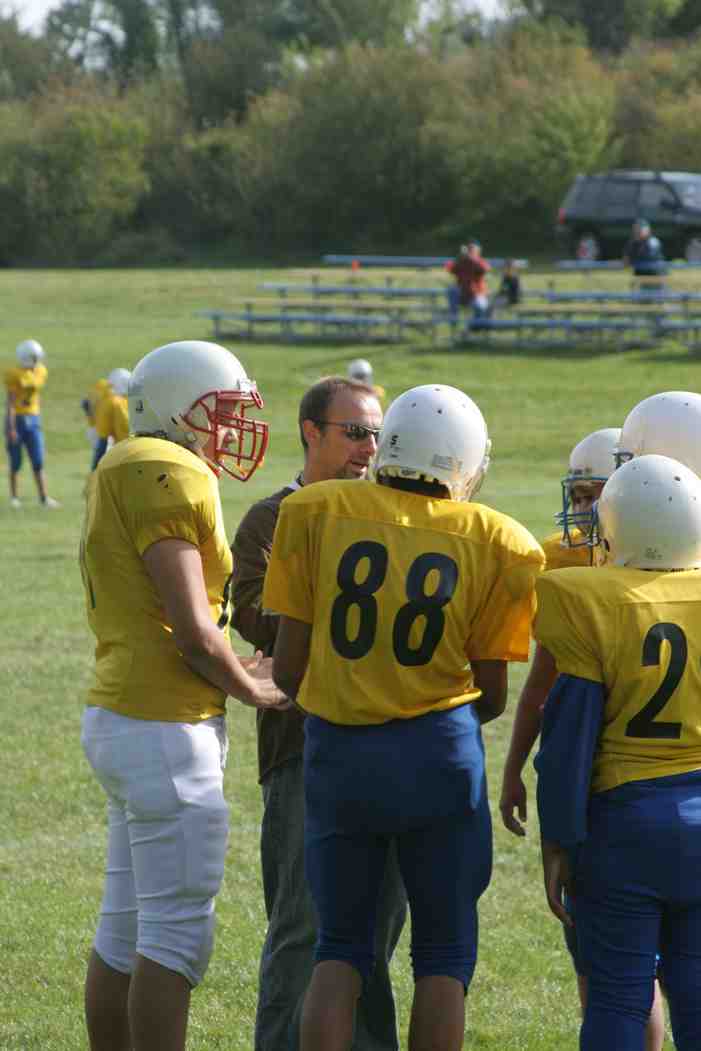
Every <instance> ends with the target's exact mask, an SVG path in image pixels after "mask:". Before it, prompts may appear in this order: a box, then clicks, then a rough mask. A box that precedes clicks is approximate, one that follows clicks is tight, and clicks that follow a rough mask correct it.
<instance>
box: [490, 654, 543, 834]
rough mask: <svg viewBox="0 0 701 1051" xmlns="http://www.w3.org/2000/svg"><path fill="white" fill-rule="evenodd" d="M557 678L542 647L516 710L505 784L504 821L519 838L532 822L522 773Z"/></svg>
mask: <svg viewBox="0 0 701 1051" xmlns="http://www.w3.org/2000/svg"><path fill="white" fill-rule="evenodd" d="M556 678H557V669H556V667H555V661H554V660H553V658H552V656H551V654H550V653H549V652H548V651H547V650H546V649H545V647H544V646H541V645H540V644H538V645H537V646H536V650H535V654H534V656H533V663H532V664H531V667H530V671H529V672H528V677H527V679H526V682H525V684H524V687H523V690H522V691H521V696H520V697H519V701H518V706H517V708H516V715H515V717H514V725H513V727H512V730H511V742H510V744H509V751H508V754H507V756H506V762H505V764H504V773H503V775H502V783H501V798H500V800H499V810H500V811H501V819H502V821H503V822H504V825H505V826H506V828H507V829H508V830H509V832H513V834H514V835H515V836H525V834H526V830H525V828H524V827H523V825H522V824H521V823H520V822H521V821H526V820H527V818H528V811H527V805H526V800H527V792H526V786H525V784H524V782H523V778H522V777H521V773H522V771H523V768H524V766H525V765H526V760H527V759H528V756H529V755H530V754H531V749H532V748H533V745H534V744H535V742H536V738H537V737H538V734H539V733H540V726H541V722H542V718H543V705H544V704H545V702H546V700H547V697H548V693H549V692H550V690H551V689H552V687H553V684H554V682H555V679H556ZM514 810H518V817H519V820H517V819H516V817H515V816H514Z"/></svg>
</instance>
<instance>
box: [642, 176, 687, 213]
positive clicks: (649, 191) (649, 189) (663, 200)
mask: <svg viewBox="0 0 701 1051" xmlns="http://www.w3.org/2000/svg"><path fill="white" fill-rule="evenodd" d="M665 205H667V206H670V207H672V208H676V207H677V206H678V202H677V198H676V197H675V195H674V193H673V192H672V190H670V188H669V187H668V186H665V184H664V183H662V182H644V183H643V184H642V186H641V187H640V212H641V214H642V215H648V213H651V214H654V213H655V212H657V211H658V210H659V209H660V208H663V207H665Z"/></svg>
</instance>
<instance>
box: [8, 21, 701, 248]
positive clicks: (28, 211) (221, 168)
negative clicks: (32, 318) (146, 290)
mask: <svg viewBox="0 0 701 1051" xmlns="http://www.w3.org/2000/svg"><path fill="white" fill-rule="evenodd" d="M505 7H506V11H505V14H504V15H503V17H500V18H499V19H497V20H493V21H486V20H485V19H484V18H481V17H479V16H478V15H476V14H474V13H470V11H469V10H466V9H464V8H463V7H461V5H460V3H459V2H458V0H442V2H440V3H433V4H432V5H431V6H430V9H426V8H424V7H422V6H421V4H420V2H419V0H109V2H108V0H64V2H63V4H62V5H61V6H60V7H59V8H58V9H56V10H55V11H53V12H52V13H51V14H50V16H49V18H48V20H47V23H46V26H45V29H44V31H43V32H42V34H41V35H33V34H29V33H25V32H23V31H22V30H21V29H20V27H19V24H18V22H17V19H16V17H15V16H6V17H4V18H0V207H1V208H2V214H3V219H4V222H3V224H2V226H1V227H0V262H2V263H4V264H5V265H16V264H20V263H27V262H44V263H51V264H62V263H93V264H104V265H109V264H121V263H131V262H139V261H143V260H150V261H152V262H169V261H177V260H181V259H185V258H192V256H193V253H196V254H198V255H200V256H201V257H202V258H207V257H213V256H216V255H217V254H220V255H221V257H222V258H229V259H231V258H234V257H240V258H250V257H251V256H257V257H260V258H262V257H272V256H276V257H280V256H290V257H292V256H298V257H299V256H300V255H303V254H307V253H318V252H320V251H334V250H339V251H340V250H348V251H358V252H360V251H363V250H365V251H402V250H407V251H423V250H425V251H432V252H433V251H444V250H445V251H450V250H452V248H453V247H454V245H455V243H456V242H458V241H460V240H463V239H464V238H465V236H468V235H470V236H476V237H481V238H482V240H483V241H485V243H486V244H488V245H489V246H490V250H494V251H497V250H499V251H502V250H503V251H511V250H515V249H516V248H526V247H528V246H531V250H532V251H536V250H537V249H538V248H540V247H542V248H547V247H548V244H549V242H550V241H551V237H552V231H553V227H554V219H555V213H556V210H557V206H558V204H559V202H560V200H561V197H562V195H563V194H564V192H565V190H566V188H567V187H568V185H569V184H570V182H571V181H572V179H573V177H574V175H575V174H577V173H578V172H585V171H596V170H603V169H606V168H609V167H612V166H622V167H645V168H662V169H681V170H692V171H693V170H697V171H701V140H700V137H699V135H698V128H699V124H700V123H701V37H700V36H699V29H701V0H620V2H619V3H618V4H616V5H612V4H610V3H609V2H607V0H511V2H507V4H506V5H505Z"/></svg>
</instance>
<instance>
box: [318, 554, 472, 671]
mask: <svg viewBox="0 0 701 1051" xmlns="http://www.w3.org/2000/svg"><path fill="white" fill-rule="evenodd" d="M364 558H367V560H368V562H369V569H368V573H367V576H366V577H365V580H363V581H362V582H361V583H357V582H356V579H355V571H356V569H357V568H358V563H359V562H360V561H361V560H362V559H364ZM387 563H388V555H387V548H386V547H385V546H384V544H379V543H377V542H376V541H374V540H359V541H358V542H357V543H355V544H351V546H350V547H349V548H347V550H346V551H344V553H343V555H342V557H341V561H340V562H339V564H338V573H337V576H336V579H337V581H338V586H339V588H340V589H341V594H340V595H338V596H337V597H336V600H335V602H334V604H333V606H332V609H331V641H332V643H333V646H334V649H335V650H336V652H337V653H339V654H340V655H341V657H346V658H347V659H348V660H358V659H359V658H360V657H364V656H365V655H366V654H367V653H368V652H369V651H370V649H371V648H372V644H373V642H374V641H375V633H376V631H377V599H376V598H375V592H376V591H378V590H379V588H381V587H382V584H383V583H384V579H385V576H386V575H387ZM431 570H436V572H437V573H438V584H437V586H436V588H435V590H434V591H432V592H431V594H430V595H427V594H426V591H425V587H426V578H427V576H428V574H429V573H430V572H431ZM457 583H458V567H457V564H456V563H455V562H454V561H453V559H452V558H449V557H448V556H447V555H441V554H438V553H437V552H435V551H428V552H426V553H425V554H423V555H419V557H418V558H416V559H414V561H413V562H412V563H411V565H410V567H409V572H408V573H407V578H406V596H407V598H408V599H409V601H408V602H407V603H405V605H403V606H402V607H401V609H399V610H398V612H397V616H396V617H395V619H394V627H393V629H392V646H393V649H394V655H395V657H396V658H397V660H398V662H399V663H400V664H403V665H405V666H409V667H415V666H417V665H420V664H428V662H429V661H430V659H431V657H432V656H433V654H434V652H435V649H436V646H437V645H438V643H439V642H440V641H441V638H442V636H443V629H444V627H445V614H444V612H443V606H445V605H446V604H447V603H448V602H450V600H451V598H452V597H453V593H454V591H455V588H456V587H457ZM352 606H357V607H358V610H359V613H360V617H359V623H358V632H357V635H356V636H355V638H353V639H351V638H349V637H348V624H347V621H348V611H349V610H350V608H351V607H352ZM418 617H423V618H424V622H425V623H424V631H423V635H422V636H421V640H420V642H419V644H418V645H417V646H415V647H412V646H411V645H410V643H409V636H410V633H411V629H412V627H413V626H414V623H415V621H416V620H417V618H418Z"/></svg>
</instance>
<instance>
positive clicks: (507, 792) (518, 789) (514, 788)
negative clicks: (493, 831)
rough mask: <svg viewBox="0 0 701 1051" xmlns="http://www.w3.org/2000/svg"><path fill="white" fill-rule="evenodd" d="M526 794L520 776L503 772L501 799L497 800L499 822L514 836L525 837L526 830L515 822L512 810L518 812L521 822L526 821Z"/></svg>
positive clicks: (518, 822) (506, 771)
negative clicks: (499, 813) (499, 814)
mask: <svg viewBox="0 0 701 1051" xmlns="http://www.w3.org/2000/svg"><path fill="white" fill-rule="evenodd" d="M527 798H528V793H527V791H526V786H525V784H524V783H523V779H522V777H521V775H520V774H511V773H509V771H508V770H504V779H503V781H502V783H501V797H500V799H499V810H500V812H501V820H502V821H503V823H504V826H505V828H507V829H508V830H509V832H512V833H513V834H514V835H515V836H525V835H526V830H525V828H524V827H523V825H522V824H521V823H520V821H517V820H516V817H515V816H514V810H517V811H518V816H519V818H520V820H521V821H524V822H525V821H527V820H528V808H527V805H526V800H527Z"/></svg>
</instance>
